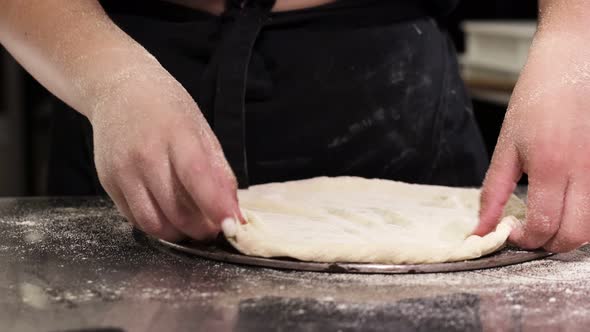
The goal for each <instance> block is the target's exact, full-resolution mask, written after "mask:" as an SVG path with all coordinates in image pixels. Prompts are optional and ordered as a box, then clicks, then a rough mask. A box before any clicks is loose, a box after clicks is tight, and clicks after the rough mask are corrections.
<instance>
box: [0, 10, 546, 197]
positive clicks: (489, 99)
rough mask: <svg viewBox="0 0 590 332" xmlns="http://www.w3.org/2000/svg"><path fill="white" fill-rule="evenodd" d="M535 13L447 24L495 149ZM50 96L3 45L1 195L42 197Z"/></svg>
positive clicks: (503, 13)
mask: <svg viewBox="0 0 590 332" xmlns="http://www.w3.org/2000/svg"><path fill="white" fill-rule="evenodd" d="M536 16H537V0H519V1H513V0H498V1H466V0H465V1H462V3H461V4H460V5H459V7H458V8H457V9H456V11H455V12H454V13H453V14H452V15H451V16H449V17H448V18H447V19H445V22H443V24H444V25H445V26H447V28H448V30H449V33H450V35H451V37H452V39H453V41H454V42H455V44H456V47H457V49H458V51H459V52H460V53H461V57H460V62H461V64H462V72H463V76H464V79H465V81H466V83H467V86H468V88H469V91H470V94H471V96H472V99H473V105H474V112H475V114H476V118H477V120H478V124H479V126H480V128H481V130H482V133H483V135H484V139H485V141H486V145H487V148H488V152H489V153H490V154H491V152H492V151H493V148H494V144H495V142H496V138H497V135H498V132H499V129H500V125H501V123H502V119H503V118H504V112H505V110H506V106H507V103H508V100H509V97H510V93H511V90H512V88H513V86H514V83H515V81H516V78H517V76H518V72H519V70H520V68H521V67H522V65H523V64H524V60H525V59H526V54H527V50H528V47H529V45H530V42H531V39H532V35H533V33H534V30H535V23H536ZM53 98H54V97H52V96H51V94H49V93H48V92H47V91H46V90H45V89H44V88H43V87H41V86H40V85H39V84H37V83H36V82H35V80H33V79H32V78H31V77H30V76H29V75H28V74H27V73H26V72H25V71H24V70H23V69H22V68H21V67H20V66H19V65H18V64H17V63H16V62H15V61H14V60H13V59H12V58H11V57H10V55H9V54H8V53H6V52H5V50H4V49H3V48H1V46H0V196H25V195H26V196H29V195H44V194H45V192H46V191H45V188H46V185H45V182H46V177H45V174H46V167H47V157H48V152H49V149H50V144H51V142H50V140H49V136H50V135H49V134H50V132H51V130H52V124H51V118H52V117H51V114H52V105H53V100H52V99H53Z"/></svg>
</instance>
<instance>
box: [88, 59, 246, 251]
mask: <svg viewBox="0 0 590 332" xmlns="http://www.w3.org/2000/svg"><path fill="white" fill-rule="evenodd" d="M121 77H125V78H126V79H121V80H120V81H121V82H120V83H119V84H116V85H115V87H110V88H107V89H105V91H104V92H102V95H101V96H100V98H97V100H98V102H97V103H96V106H95V108H94V109H93V110H92V112H89V113H90V114H91V115H90V116H89V119H90V120H91V123H92V126H93V132H94V153H95V162H96V168H97V171H98V175H99V179H100V181H101V184H102V185H103V187H104V188H105V190H106V191H107V193H108V194H109V196H110V197H111V198H112V199H113V200H114V202H115V203H116V205H117V207H118V208H119V210H120V211H121V213H122V214H123V215H124V216H125V217H126V218H127V219H128V220H129V221H130V222H131V223H133V224H134V225H135V226H137V227H138V228H140V229H142V230H143V231H145V232H147V233H149V234H151V235H153V236H157V237H159V238H162V239H165V240H170V241H175V240H179V239H182V238H184V237H187V236H188V237H191V238H193V239H197V240H203V239H208V238H212V237H214V236H216V235H217V234H218V233H219V231H220V224H221V223H222V221H223V220H224V219H226V218H239V219H241V218H242V217H241V215H240V210H239V207H238V200H237V184H236V180H235V177H234V175H233V173H232V171H231V169H230V168H229V165H228V163H227V161H226V160H225V157H224V155H223V152H222V149H221V146H220V144H219V142H218V141H217V139H216V137H215V136H214V134H213V132H212V131H211V129H210V127H209V125H208V124H207V122H206V120H205V118H204V117H203V116H202V114H201V112H200V110H199V108H198V107H197V105H196V103H195V102H194V101H193V99H192V98H191V96H190V95H189V94H188V93H187V92H186V90H185V89H184V88H183V87H182V86H181V85H180V84H179V83H178V82H177V81H176V80H174V78H172V76H170V75H169V74H168V73H167V72H166V71H165V70H164V69H163V68H156V69H154V68H148V69H145V70H141V71H137V72H134V73H126V74H125V75H121ZM129 77H133V78H129Z"/></svg>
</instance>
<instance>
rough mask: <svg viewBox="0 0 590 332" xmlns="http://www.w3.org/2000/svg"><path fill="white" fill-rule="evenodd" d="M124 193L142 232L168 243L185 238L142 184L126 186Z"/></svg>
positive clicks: (123, 188)
mask: <svg viewBox="0 0 590 332" xmlns="http://www.w3.org/2000/svg"><path fill="white" fill-rule="evenodd" d="M122 192H123V193H124V195H125V198H126V200H127V202H128V204H129V209H130V211H131V214H132V216H133V220H134V221H135V225H136V226H137V227H138V228H139V229H141V230H142V231H144V232H146V233H148V234H150V235H152V236H155V237H158V238H161V239H163V240H166V241H171V242H174V241H179V240H181V239H183V238H184V237H185V236H184V235H183V234H182V233H181V232H179V231H178V230H176V229H175V228H174V227H173V226H172V224H171V223H170V222H169V221H168V220H167V219H166V217H165V216H164V214H163V213H162V211H161V210H160V208H159V207H158V205H157V202H156V200H155V199H154V198H153V196H152V195H151V194H150V192H149V191H148V190H147V188H146V187H145V186H144V185H143V184H141V183H140V182H136V183H135V184H133V185H127V184H126V185H125V186H123V187H122Z"/></svg>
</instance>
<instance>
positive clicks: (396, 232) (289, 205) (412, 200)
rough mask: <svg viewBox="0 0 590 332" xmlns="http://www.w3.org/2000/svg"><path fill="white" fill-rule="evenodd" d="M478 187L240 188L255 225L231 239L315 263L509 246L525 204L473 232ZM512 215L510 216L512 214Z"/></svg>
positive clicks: (467, 253)
mask: <svg viewBox="0 0 590 332" xmlns="http://www.w3.org/2000/svg"><path fill="white" fill-rule="evenodd" d="M479 194H480V191H479V189H466V188H453V187H443V186H430V185H416V184H408V183H403V182H396V181H390V180H379V179H365V178H358V177H333V178H329V177H320V178H313V179H309V180H301V181H290V182H283V183H269V184H263V185H257V186H252V187H250V188H249V189H247V190H240V191H239V193H238V195H239V199H240V206H241V208H242V211H243V213H244V215H245V216H246V219H247V220H248V223H247V224H245V225H237V227H236V228H235V229H233V230H232V232H231V234H227V233H226V234H225V235H226V237H227V239H228V240H229V242H230V243H231V244H232V245H233V246H234V247H235V248H236V249H237V250H239V251H240V252H242V253H244V254H246V255H252V256H261V257H292V258H296V259H299V260H303V261H315V262H356V263H384V264H418V263H442V262H451V261H460V260H465V259H472V258H477V257H480V256H482V255H486V254H489V253H491V252H493V251H495V250H498V249H500V248H501V247H503V246H504V244H505V242H506V239H507V238H508V235H509V234H510V231H511V230H512V228H513V227H514V225H515V223H517V222H519V218H520V219H522V218H524V211H525V206H524V203H523V202H522V201H520V200H519V199H518V198H517V197H516V196H513V197H511V199H510V202H509V204H508V205H507V208H506V209H505V214H504V216H503V219H502V220H501V222H500V224H499V225H498V226H497V228H496V230H495V231H494V232H492V233H490V234H488V235H486V236H484V237H480V236H475V235H470V234H471V232H472V231H473V229H474V228H475V227H476V225H477V222H478V209H479ZM507 212H508V213H509V214H508V213H507Z"/></svg>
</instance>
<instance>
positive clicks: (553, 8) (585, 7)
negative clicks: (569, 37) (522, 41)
mask: <svg viewBox="0 0 590 332" xmlns="http://www.w3.org/2000/svg"><path fill="white" fill-rule="evenodd" d="M539 31H540V32H543V31H551V32H564V33H569V32H576V33H577V32H584V33H586V32H588V31H590V1H587V0H539Z"/></svg>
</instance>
